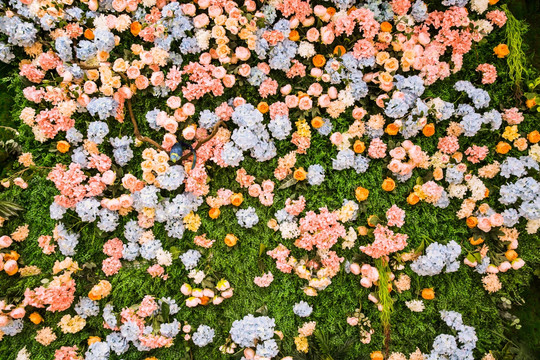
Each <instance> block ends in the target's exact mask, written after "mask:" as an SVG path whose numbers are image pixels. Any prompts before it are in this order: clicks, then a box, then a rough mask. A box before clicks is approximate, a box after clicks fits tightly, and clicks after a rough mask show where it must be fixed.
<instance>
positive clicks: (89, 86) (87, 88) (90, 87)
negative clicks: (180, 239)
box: [84, 81, 97, 94]
mask: <svg viewBox="0 0 540 360" xmlns="http://www.w3.org/2000/svg"><path fill="white" fill-rule="evenodd" d="M96 91H97V85H96V83H95V82H93V81H87V82H85V83H84V92H85V93H86V94H93V93H95V92H96Z"/></svg>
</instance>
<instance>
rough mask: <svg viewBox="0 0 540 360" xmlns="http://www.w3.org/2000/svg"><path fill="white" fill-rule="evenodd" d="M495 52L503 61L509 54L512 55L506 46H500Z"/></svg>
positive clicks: (494, 49) (496, 47)
mask: <svg viewBox="0 0 540 360" xmlns="http://www.w3.org/2000/svg"><path fill="white" fill-rule="evenodd" d="M493 52H494V53H495V55H497V57H498V58H500V59H502V58H504V57H505V56H507V55H508V54H510V50H509V49H508V45H506V44H499V45H497V46H495V48H493Z"/></svg>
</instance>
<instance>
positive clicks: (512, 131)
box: [502, 125, 519, 141]
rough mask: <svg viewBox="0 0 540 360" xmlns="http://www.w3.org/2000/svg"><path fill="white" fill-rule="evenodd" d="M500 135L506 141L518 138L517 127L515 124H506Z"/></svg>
mask: <svg viewBox="0 0 540 360" xmlns="http://www.w3.org/2000/svg"><path fill="white" fill-rule="evenodd" d="M502 137H503V138H504V139H506V140H508V141H514V140H516V139H517V138H519V133H518V127H517V125H512V126H507V127H505V128H504V133H503V134H502Z"/></svg>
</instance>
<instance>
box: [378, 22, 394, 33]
mask: <svg viewBox="0 0 540 360" xmlns="http://www.w3.org/2000/svg"><path fill="white" fill-rule="evenodd" d="M381 31H384V32H390V31H392V24H390V23H389V22H388V21H385V22H382V23H381Z"/></svg>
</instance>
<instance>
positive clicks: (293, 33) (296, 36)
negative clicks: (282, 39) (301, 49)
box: [289, 30, 300, 41]
mask: <svg viewBox="0 0 540 360" xmlns="http://www.w3.org/2000/svg"><path fill="white" fill-rule="evenodd" d="M289 40H291V41H298V40H300V34H299V33H298V31H296V30H291V32H290V33H289Z"/></svg>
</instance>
